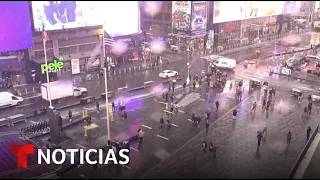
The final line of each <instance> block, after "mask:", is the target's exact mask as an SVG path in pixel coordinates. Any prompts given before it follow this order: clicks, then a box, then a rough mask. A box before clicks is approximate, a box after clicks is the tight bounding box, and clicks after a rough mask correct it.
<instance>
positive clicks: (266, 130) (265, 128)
mask: <svg viewBox="0 0 320 180" xmlns="http://www.w3.org/2000/svg"><path fill="white" fill-rule="evenodd" d="M262 133H266V135H267V133H268V128H267V123H264V126H263V131H262Z"/></svg>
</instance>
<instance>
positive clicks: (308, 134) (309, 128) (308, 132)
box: [307, 126, 311, 140]
mask: <svg viewBox="0 0 320 180" xmlns="http://www.w3.org/2000/svg"><path fill="white" fill-rule="evenodd" d="M310 133H311V127H310V126H308V129H307V140H309V137H310Z"/></svg>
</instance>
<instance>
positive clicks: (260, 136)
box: [257, 132, 263, 147]
mask: <svg viewBox="0 0 320 180" xmlns="http://www.w3.org/2000/svg"><path fill="white" fill-rule="evenodd" d="M262 137H263V136H262V134H261V133H259V132H258V135H257V138H258V147H260V143H261V140H262Z"/></svg>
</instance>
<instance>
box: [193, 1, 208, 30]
mask: <svg viewBox="0 0 320 180" xmlns="http://www.w3.org/2000/svg"><path fill="white" fill-rule="evenodd" d="M206 10H207V8H206V1H192V6H191V12H192V17H191V36H195V35H202V34H206V29H207V11H206Z"/></svg>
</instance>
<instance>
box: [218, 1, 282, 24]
mask: <svg viewBox="0 0 320 180" xmlns="http://www.w3.org/2000/svg"><path fill="white" fill-rule="evenodd" d="M282 10H283V1H215V2H214V13H213V23H221V22H228V21H236V20H243V19H249V18H256V17H264V16H272V15H279V14H282Z"/></svg>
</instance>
